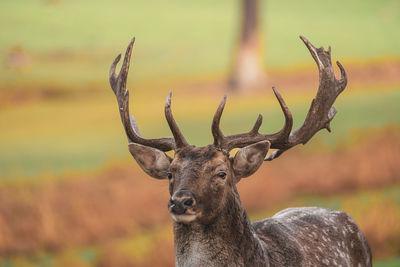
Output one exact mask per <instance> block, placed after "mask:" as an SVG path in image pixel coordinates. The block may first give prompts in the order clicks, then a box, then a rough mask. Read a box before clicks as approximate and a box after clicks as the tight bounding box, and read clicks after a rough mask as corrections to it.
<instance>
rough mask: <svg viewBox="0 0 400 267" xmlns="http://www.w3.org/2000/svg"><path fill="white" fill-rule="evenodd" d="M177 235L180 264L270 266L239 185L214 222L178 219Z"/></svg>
mask: <svg viewBox="0 0 400 267" xmlns="http://www.w3.org/2000/svg"><path fill="white" fill-rule="evenodd" d="M174 238H175V265H176V266H177V267H186V266H269V264H268V259H267V258H266V256H265V255H266V253H264V250H263V248H262V246H261V244H260V240H259V239H258V237H257V236H256V235H255V233H254V230H253V228H252V226H251V223H250V220H249V218H248V216H247V214H246V212H245V210H244V209H243V208H242V205H241V202H240V199H239V195H238V194H237V192H236V189H235V193H234V194H232V195H231V196H230V197H229V198H228V199H227V202H226V205H225V208H224V210H222V211H221V213H220V215H219V216H218V217H217V218H215V220H214V221H213V222H212V223H210V224H202V223H199V222H195V223H191V224H182V223H176V222H174Z"/></svg>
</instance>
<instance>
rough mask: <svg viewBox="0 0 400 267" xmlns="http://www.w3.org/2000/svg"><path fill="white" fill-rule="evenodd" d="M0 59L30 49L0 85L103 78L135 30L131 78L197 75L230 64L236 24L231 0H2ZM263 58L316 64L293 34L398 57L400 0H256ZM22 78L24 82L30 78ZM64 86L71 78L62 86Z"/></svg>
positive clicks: (363, 53) (355, 55)
mask: <svg viewBox="0 0 400 267" xmlns="http://www.w3.org/2000/svg"><path fill="white" fill-rule="evenodd" d="M0 7H1V8H0V23H1V25H3V30H2V34H1V36H0V61H1V62H7V58H8V56H9V54H10V51H11V50H12V49H13V48H15V47H20V48H22V49H23V50H24V51H25V52H26V54H27V55H28V56H29V57H30V58H31V63H30V64H27V66H26V67H23V68H20V69H18V70H15V69H14V68H8V67H7V64H1V65H0V85H1V87H2V88H3V90H7V89H9V90H12V89H13V88H11V86H15V85H18V86H19V88H22V89H24V88H25V89H27V88H28V89H32V88H36V87H46V88H48V87H50V88H66V87H71V86H73V87H76V88H82V87H96V88H98V87H101V88H104V87H106V86H107V72H108V66H109V64H110V63H111V62H112V59H113V58H114V57H115V56H116V55H117V54H118V53H120V52H123V50H124V49H125V47H126V45H127V44H128V41H129V40H130V38H131V37H132V36H133V35H135V36H136V37H137V43H136V48H135V56H134V61H135V62H136V63H135V67H134V69H135V72H134V73H133V74H131V78H132V79H135V80H136V81H138V82H140V81H151V80H154V77H157V79H161V80H171V79H173V80H174V79H182V78H189V79H192V78H201V77H204V76H215V75H222V74H225V73H227V71H228V70H229V66H230V62H231V56H232V52H233V49H234V45H233V44H234V40H235V39H236V36H237V27H238V24H239V5H238V3H236V2H232V1H228V0H222V1H217V2H216V1H210V0H205V1H200V2H196V3H183V2H182V1H177V0H173V1H161V0H157V1H151V2H149V1H127V0H118V1H113V2H112V3H110V2H109V1H104V0H98V1H94V0H87V1H77V0H72V1H64V0H60V1H59V3H58V4H48V2H47V1H45V0H32V1H12V0H7V1H3V2H2V3H1V4H0ZM261 16H262V31H263V32H264V36H265V42H264V43H265V58H264V61H265V64H266V66H267V67H268V68H275V67H282V68H284V67H290V66H292V67H293V66H303V65H310V64H313V63H312V61H311V60H310V56H309V54H308V52H307V51H306V49H305V47H304V45H303V44H302V42H301V41H300V40H299V39H298V35H300V34H302V35H305V36H306V37H308V38H309V39H310V40H311V41H312V42H314V44H315V45H317V46H320V45H323V46H325V47H327V46H328V45H331V46H332V47H333V57H334V58H340V59H341V60H342V61H343V63H347V62H352V61H362V62H363V61H368V60H371V59H374V58H388V57H397V58H399V57H400V50H399V49H398V48H399V47H400V36H399V34H398V25H399V23H400V3H399V2H398V1H396V0H392V1H376V0H368V1H362V0H357V1H350V2H349V1H344V0H340V1H335V3H332V4H329V5H322V4H321V3H320V1H317V0H307V1H301V2H296V1H287V0H285V1H276V0H269V1H266V2H263V4H262V12H261ZM27 83H28V84H27ZM69 89H71V88H69Z"/></svg>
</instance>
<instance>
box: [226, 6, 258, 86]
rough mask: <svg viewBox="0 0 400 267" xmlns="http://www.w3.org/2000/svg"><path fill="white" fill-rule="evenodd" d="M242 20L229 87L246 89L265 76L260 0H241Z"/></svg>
mask: <svg viewBox="0 0 400 267" xmlns="http://www.w3.org/2000/svg"><path fill="white" fill-rule="evenodd" d="M241 2H242V18H241V19H242V22H241V30H240V31H241V32H240V36H239V41H238V45H237V47H236V52H235V55H234V64H233V69H232V72H231V74H230V77H229V89H230V90H235V91H244V90H248V89H250V88H252V87H254V86H256V85H257V84H258V83H259V82H260V81H261V80H262V79H263V78H264V77H265V76H264V71H263V67H262V47H261V33H260V21H259V19H260V18H259V8H260V1H259V0H241Z"/></svg>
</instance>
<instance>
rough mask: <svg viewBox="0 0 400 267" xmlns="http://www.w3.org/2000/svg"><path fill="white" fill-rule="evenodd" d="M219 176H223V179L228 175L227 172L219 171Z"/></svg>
mask: <svg viewBox="0 0 400 267" xmlns="http://www.w3.org/2000/svg"><path fill="white" fill-rule="evenodd" d="M218 177H219V178H221V179H225V177H226V172H219V173H218Z"/></svg>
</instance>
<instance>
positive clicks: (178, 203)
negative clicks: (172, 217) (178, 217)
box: [168, 190, 196, 214]
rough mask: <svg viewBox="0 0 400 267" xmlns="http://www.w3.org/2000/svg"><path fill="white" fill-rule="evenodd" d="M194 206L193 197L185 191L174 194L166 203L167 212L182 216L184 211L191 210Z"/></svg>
mask: <svg viewBox="0 0 400 267" xmlns="http://www.w3.org/2000/svg"><path fill="white" fill-rule="evenodd" d="M195 206H196V200H195V197H194V195H193V194H192V193H191V192H190V191H187V190H181V191H178V192H176V193H175V194H174V195H173V196H172V197H171V199H170V200H169V203H168V208H169V210H170V211H171V212H173V213H175V214H184V213H185V212H186V210H188V209H193V208H194V207H195Z"/></svg>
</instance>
